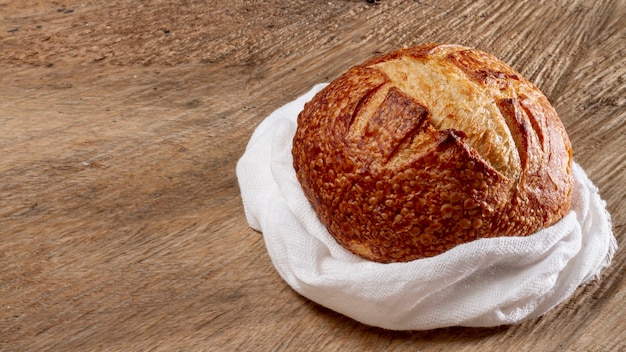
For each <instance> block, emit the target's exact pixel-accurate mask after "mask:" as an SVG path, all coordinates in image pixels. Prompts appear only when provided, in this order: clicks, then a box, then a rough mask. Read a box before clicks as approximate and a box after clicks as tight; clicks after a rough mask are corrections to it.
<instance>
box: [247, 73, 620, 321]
mask: <svg viewBox="0 0 626 352" xmlns="http://www.w3.org/2000/svg"><path fill="white" fill-rule="evenodd" d="M324 86H325V84H319V85H316V86H315V87H314V88H313V89H312V90H311V91H309V92H308V93H306V94H304V95H303V96H301V97H299V98H298V99H296V100H295V101H292V102H290V103H288V104H286V105H284V106H282V107H281V108H279V109H277V110H276V111H274V112H273V113H272V114H271V115H270V116H268V117H267V118H266V119H265V120H264V121H263V122H262V123H261V124H260V125H259V126H258V127H257V128H256V130H255V132H254V134H253V135H252V137H251V138H250V141H249V144H248V146H247V149H246V151H245V153H244V154H243V156H242V157H241V159H240V160H239V162H238V163H237V170H236V171H237V177H238V181H239V185H240V190H241V196H242V200H243V205H244V210H245V214H246V219H247V220H248V223H249V224H250V226H251V227H252V228H254V229H255V230H257V231H261V232H262V233H263V238H264V240H265V244H266V247H267V251H268V253H269V255H270V257H271V259H272V262H273V264H274V266H275V267H276V270H277V271H278V272H279V274H280V275H281V277H282V278H283V279H284V280H285V281H286V282H287V284H289V285H290V286H291V287H292V288H293V289H294V290H295V291H297V292H298V293H300V294H301V295H303V296H304V297H307V298H308V299H310V300H312V301H314V302H317V303H318V304H321V305H323V306H325V307H328V308H330V309H332V310H334V311H336V312H339V313H341V314H344V315H346V316H348V317H351V318H353V319H355V320H357V321H359V322H362V323H364V324H367V325H372V326H377V327H382V328H386V329H392V330H426V329H434V328H439V327H446V326H474V327H481V326H482V327H487V326H497V325H503V324H515V323H519V322H521V321H522V320H524V319H530V318H536V317H539V316H541V315H543V314H544V313H546V312H547V311H548V310H550V309H551V308H553V307H554V306H556V305H557V304H559V303H560V302H562V301H564V300H565V299H567V298H568V297H569V296H570V295H571V294H572V293H573V292H574V290H575V289H576V288H577V287H578V286H580V285H581V284H584V283H587V282H589V281H590V280H591V279H593V278H595V277H596V276H598V275H599V273H600V271H601V270H602V269H603V268H605V267H606V266H608V265H609V264H610V262H611V259H612V256H613V254H614V252H615V251H616V249H617V243H616V240H615V237H614V236H613V233H612V229H611V219H610V215H609V214H608V212H607V211H606V209H605V206H606V205H605V202H604V201H603V200H602V199H601V198H600V196H599V194H598V190H597V188H596V187H595V186H594V185H593V183H592V182H591V181H590V180H589V178H588V177H587V175H586V174H585V172H584V170H583V169H582V168H581V167H580V166H579V165H578V164H576V163H574V164H573V172H574V179H575V186H574V193H573V199H572V211H571V212H570V213H569V214H568V215H567V216H566V217H565V218H563V219H562V220H561V221H560V222H558V223H557V224H555V225H553V226H551V227H549V228H546V229H544V230H541V231H539V232H537V233H535V234H533V235H531V236H528V237H501V238H490V239H481V240H477V241H474V242H471V243H466V244H463V245H460V246H457V247H455V248H453V249H451V250H449V251H447V252H445V253H442V254H440V255H438V256H435V257H431V258H426V259H418V260H414V261H411V262H406V263H391V264H381V263H376V262H371V261H368V260H365V259H362V258H360V257H357V256H356V255H354V254H352V253H350V252H348V251H346V250H345V249H343V248H342V247H341V246H339V244H337V242H335V240H334V239H333V238H332V237H331V236H330V234H329V233H328V231H327V230H326V228H325V227H324V225H323V224H322V223H321V222H320V221H319V219H318V218H317V215H316V214H315V212H314V210H313V208H312V207H311V205H310V204H309V202H308V201H307V199H306V198H305V196H304V193H303V191H302V189H301V187H300V184H299V183H298V181H297V179H296V175H295V171H294V169H293V167H292V156H291V142H292V138H293V136H294V133H295V130H296V120H297V116H298V114H299V112H300V111H301V110H302V108H303V106H304V104H305V103H306V102H307V101H309V100H310V99H311V98H312V97H313V96H314V95H315V93H317V92H318V91H319V90H321V89H322V88H323V87H324Z"/></svg>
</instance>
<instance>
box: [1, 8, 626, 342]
mask: <svg viewBox="0 0 626 352" xmlns="http://www.w3.org/2000/svg"><path fill="white" fill-rule="evenodd" d="M422 42H450V43H458V44H462V45H467V46H473V47H477V48H479V49H481V50H484V51H487V52H490V53H493V54H494V55H496V56H498V57H500V58H501V59H503V60H504V61H506V62H507V63H509V64H510V65H511V66H513V67H514V68H516V69H517V70H519V71H520V72H521V73H522V74H523V75H525V76H526V77H527V78H528V79H529V80H531V81H533V82H534V83H535V84H537V85H538V86H539V87H540V88H541V89H542V90H543V91H544V93H545V94H546V95H547V96H548V98H549V99H550V100H551V101H552V103H553V104H554V106H555V108H556V110H557V111H558V112H559V115H560V116H561V119H562V120H563V123H564V125H565V127H566V129H567V131H568V133H569V136H570V138H571V140H572V144H573V148H574V157H575V160H576V161H577V162H578V163H580V164H581V165H582V166H583V167H584V168H585V170H586V171H587V173H588V174H589V176H590V178H591V179H592V180H593V181H594V182H595V183H596V185H597V186H598V187H599V189H600V193H601V195H602V196H603V198H604V199H605V200H606V202H607V208H608V210H609V211H610V213H611V214H612V217H613V229H614V232H615V235H616V237H617V240H618V243H619V245H620V248H623V247H625V246H626V228H625V227H624V223H625V222H626V202H625V201H624V199H626V191H625V188H624V184H626V172H625V171H626V170H625V168H626V156H625V154H624V151H626V108H625V106H626V98H625V97H626V83H625V82H626V2H625V1H623V0H617V1H585V0H573V1H541V2H531V1H502V2H499V3H498V4H491V2H490V1H486V0H478V1H474V2H463V1H451V0H444V1H430V0H420V1H402V0H382V1H380V2H379V3H378V4H376V5H374V4H369V3H367V2H366V1H355V0H352V1H338V0H330V1H321V2H318V1H304V0H289V1H282V2H263V1H243V0H234V1H224V0H218V1H211V2H205V1H197V0H188V1H171V0H159V1H130V0H108V1H102V0H93V1H87V2H85V1H77V0H68V1H64V2H62V3H61V2H55V1H52V2H48V1H41V0H25V1H20V2H17V1H8V0H0V128H1V131H2V133H1V134H0V155H1V157H0V267H1V268H2V270H0V350H3V351H26V350H42V351H43V350H124V351H141V350H155V351H161V350H163V351H172V350H186V351H193V350H199V351H200V350H202V351H211V350H216V351H221V350H226V351H233V350H242V351H248V350H298V351H301V350H312V351H313V350H314V351H319V350H324V351H333V350H337V351H344V350H388V351H402V350H420V351H442V350H454V351H501V350H511V351H513V350H515V351H620V350H625V349H626V332H625V330H624V329H623V326H624V325H625V324H626V320H625V318H624V316H625V315H626V308H624V302H625V298H626V297H625V292H626V284H625V283H624V269H625V265H626V255H625V254H624V251H623V250H622V249H620V250H619V251H618V252H617V254H616V255H615V258H614V260H613V264H612V265H611V267H609V268H608V269H606V270H605V271H604V272H603V274H602V276H601V277H600V279H599V280H597V281H594V282H592V283H590V284H589V285H587V286H584V287H581V288H579V289H578V290H577V291H576V293H575V294H574V296H573V297H572V298H571V299H570V300H568V301H566V302H564V303H563V304H561V305H559V306H558V307H556V308H555V309H554V310H552V311H550V312H549V313H548V314H546V315H545V316H544V317H542V318H540V319H537V320H533V321H528V322H525V323H523V324H521V325H517V326H505V327H498V328H492V329H470V328H459V327H453V328H447V329H438V330H432V331H422V332H391V331H385V330H381V329H376V328H371V327H368V326H364V325H362V324H359V323H356V322H354V321H352V320H350V319H348V318H345V317H343V316H341V315H339V314H337V313H334V312H332V311H330V310H328V309H325V308H323V307H320V306H318V305H316V304H314V303H312V302H310V301H308V300H306V299H304V298H302V297H300V296H298V295H297V294H296V293H294V292H293V291H292V290H291V289H290V288H289V287H288V286H287V285H286V284H285V283H284V282H283V281H282V280H281V279H280V277H279V276H278V274H277V273H276V272H275V270H274V268H273V266H272V263H271V261H270V259H269V257H268V256H267V253H266V251H265V248H264V244H263V239H262V235H261V234H259V233H256V232H254V231H253V230H251V229H250V228H249V227H248V225H247V223H246V221H245V217H244V214H243V209H242V205H241V200H240V196H239V189H238V186H237V181H236V178H235V174H234V168H235V163H236V161H237V160H238V158H239V156H240V155H241V154H242V153H243V150H244V148H245V145H246V143H247V141H248V139H249V137H250V135H251V134H252V132H253V130H254V128H255V127H256V125H257V124H258V123H259V122H260V121H262V119H263V118H264V117H265V116H267V115H268V114H269V113H270V112H271V111H272V110H274V109H275V108H277V107H279V106H281V105H282V104H284V103H286V102H288V101H290V100H292V99H294V98H296V97H297V96H298V95H300V94H301V93H303V92H305V91H307V90H308V89H310V87H311V86H312V85H313V84H315V83H319V82H323V81H329V80H331V79H333V78H335V77H337V76H338V75H339V74H341V73H342V72H343V71H345V70H346V69H347V68H349V67H351V66H353V65H354V64H357V63H360V62H362V61H364V60H366V59H369V58H371V57H373V56H375V55H378V54H379V53H381V52H386V51H391V50H394V49H397V48H400V47H404V46H411V45H413V44H417V43H422Z"/></svg>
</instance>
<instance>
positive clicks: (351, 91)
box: [293, 44, 572, 262]
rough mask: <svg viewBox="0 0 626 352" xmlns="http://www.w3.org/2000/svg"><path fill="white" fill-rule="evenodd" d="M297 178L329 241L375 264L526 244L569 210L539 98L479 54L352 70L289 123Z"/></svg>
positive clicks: (560, 135)
mask: <svg viewBox="0 0 626 352" xmlns="http://www.w3.org/2000/svg"><path fill="white" fill-rule="evenodd" d="M293 142H294V143H293V156H294V169H295V171H296V175H297V177H298V180H299V181H300V183H301V185H302V188H303V191H304V193H305V195H306V196H307V198H308V199H309V201H310V202H311V204H312V206H313V208H314V209H315V210H316V213H317V214H318V216H319V217H320V220H321V221H322V222H323V223H324V224H325V225H326V227H327V228H328V230H329V232H330V234H331V235H332V236H333V237H334V238H335V239H336V240H337V242H338V243H339V244H341V245H342V246H343V247H345V248H346V249H348V250H350V251H352V252H353V253H355V254H357V255H360V256H362V257H364V258H367V259H370V260H375V261H379V262H394V261H408V260H412V259H417V258H422V257H428V256H432V255H436V254H439V253H441V252H443V251H446V250H448V249H450V248H452V247H454V246H456V245H458V244H460V243H465V242H469V241H473V240H475V239H478V238H483V237H494V236H515V235H517V236H524V235H528V234H531V233H533V232H535V231H537V230H538V229H541V228H543V227H545V226H549V225H551V224H553V223H554V222H556V221H558V220H559V219H560V218H562V216H563V215H564V214H565V213H566V212H567V211H569V202H570V197H571V187H572V176H571V170H570V168H571V146H570V142H569V139H568V137H567V134H566V132H565V129H564V127H563V125H562V123H561V121H560V120H559V118H558V116H557V114H556V112H555V111H554V109H553V108H552V106H551V105H550V103H549V102H548V100H547V98H546V97H545V96H544V95H543V94H542V93H541V92H540V91H539V89H537V87H535V86H534V85H533V84H531V83H530V82H528V81H527V80H526V79H524V78H523V77H522V76H521V75H520V74H519V73H517V72H516V71H515V70H513V69H512V68H511V67H509V66H508V65H506V64H505V63H503V62H502V61H499V60H498V59H496V58H495V57H493V56H492V55H489V54H486V53H484V52H481V51H478V50H475V49H470V48H465V47H461V46H458V45H437V44H429V45H424V46H419V47H415V48H410V49H404V50H400V51H397V52H394V53H390V54H387V55H383V56H381V57H379V58H376V59H373V60H370V61H368V62H366V63H364V64H362V65H359V66H356V67H353V68H352V69H350V70H349V71H348V72H346V73H345V74H343V75H342V76H341V77H339V78H338V79H336V80H335V81H333V82H332V83H331V84H330V85H329V86H327V87H326V88H325V89H324V90H322V91H321V92H320V93H318V94H317V95H316V96H315V97H314V98H313V99H312V100H311V101H310V102H309V103H307V104H306V105H305V108H304V110H303V111H302V112H301V113H300V115H299V116H298V128H297V131H296V135H295V137H294V141H293Z"/></svg>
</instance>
